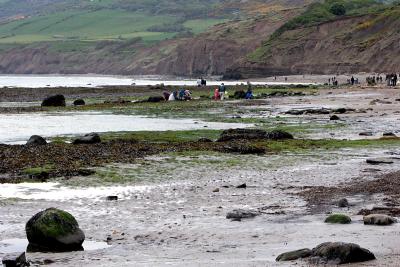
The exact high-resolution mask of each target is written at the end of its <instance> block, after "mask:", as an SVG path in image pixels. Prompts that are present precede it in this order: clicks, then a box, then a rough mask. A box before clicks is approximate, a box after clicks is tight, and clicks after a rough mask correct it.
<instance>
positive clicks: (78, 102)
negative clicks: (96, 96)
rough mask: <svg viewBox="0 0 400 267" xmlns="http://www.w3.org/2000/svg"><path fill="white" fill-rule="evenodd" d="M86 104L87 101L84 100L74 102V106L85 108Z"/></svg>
mask: <svg viewBox="0 0 400 267" xmlns="http://www.w3.org/2000/svg"><path fill="white" fill-rule="evenodd" d="M85 104H86V103H85V100H83V99H77V100H75V101H74V106H84V105H85Z"/></svg>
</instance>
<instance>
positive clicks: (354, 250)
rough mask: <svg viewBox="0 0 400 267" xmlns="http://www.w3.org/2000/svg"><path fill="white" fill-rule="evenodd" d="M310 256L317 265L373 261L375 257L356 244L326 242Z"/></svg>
mask: <svg viewBox="0 0 400 267" xmlns="http://www.w3.org/2000/svg"><path fill="white" fill-rule="evenodd" d="M312 256H313V257H316V258H314V259H313V260H316V261H317V262H318V263H321V262H324V263H332V264H345V263H355V262H364V261H370V260H375V255H374V254H372V253H371V252H370V251H369V250H367V249H364V248H361V247H360V246H359V245H357V244H352V243H342V242H327V243H323V244H320V245H319V246H317V247H315V248H314V249H313V250H312Z"/></svg>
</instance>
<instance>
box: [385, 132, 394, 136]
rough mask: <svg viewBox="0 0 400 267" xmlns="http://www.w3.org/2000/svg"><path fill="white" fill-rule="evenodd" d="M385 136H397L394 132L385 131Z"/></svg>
mask: <svg viewBox="0 0 400 267" xmlns="http://www.w3.org/2000/svg"><path fill="white" fill-rule="evenodd" d="M383 136H384V137H397V136H396V135H395V134H394V133H392V132H386V133H383Z"/></svg>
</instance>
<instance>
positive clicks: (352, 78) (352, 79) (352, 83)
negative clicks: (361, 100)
mask: <svg viewBox="0 0 400 267" xmlns="http://www.w3.org/2000/svg"><path fill="white" fill-rule="evenodd" d="M350 81H351V85H354V82H355V81H356V80H355V79H354V77H353V76H351V79H350Z"/></svg>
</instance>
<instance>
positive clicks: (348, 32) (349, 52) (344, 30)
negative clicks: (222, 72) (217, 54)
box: [227, 8, 400, 77]
mask: <svg viewBox="0 0 400 267" xmlns="http://www.w3.org/2000/svg"><path fill="white" fill-rule="evenodd" d="M399 27H400V8H397V9H396V8H395V9H391V10H388V11H387V12H384V13H383V14H375V15H365V16H359V17H350V18H341V19H338V20H335V21H331V22H327V23H323V24H320V25H316V26H312V27H305V28H299V29H295V30H290V31H286V32H284V33H283V34H282V35H281V36H279V37H277V38H274V39H272V40H270V41H269V42H268V43H265V44H264V45H263V46H262V47H260V48H258V49H257V50H256V51H255V52H253V53H251V54H250V55H248V56H247V57H246V58H245V59H242V60H240V61H239V62H236V66H233V67H232V68H231V69H229V70H228V71H227V76H242V77H260V76H272V75H288V74H303V73H311V74H332V73H356V72H378V73H383V72H393V71H399V70H398V68H399V66H400V57H399V56H398V55H399V53H400V43H399V30H398V29H399Z"/></svg>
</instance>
